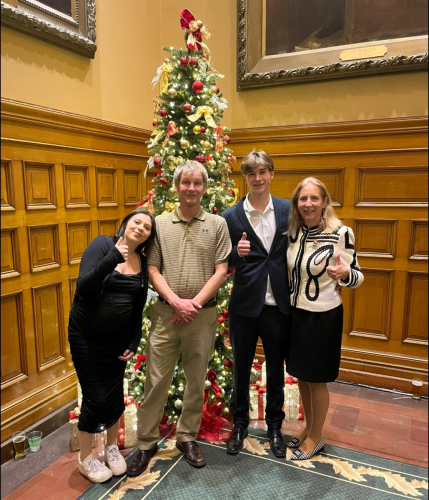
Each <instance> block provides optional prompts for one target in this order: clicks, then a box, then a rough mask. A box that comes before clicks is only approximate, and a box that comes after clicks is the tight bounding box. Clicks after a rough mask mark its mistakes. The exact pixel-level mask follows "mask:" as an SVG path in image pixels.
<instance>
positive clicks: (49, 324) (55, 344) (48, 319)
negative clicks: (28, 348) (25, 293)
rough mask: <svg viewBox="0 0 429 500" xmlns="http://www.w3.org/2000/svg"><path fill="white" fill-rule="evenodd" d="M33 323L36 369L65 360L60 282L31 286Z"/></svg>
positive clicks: (43, 368)
mask: <svg viewBox="0 0 429 500" xmlns="http://www.w3.org/2000/svg"><path fill="white" fill-rule="evenodd" d="M33 307H34V309H33V310H34V323H35V333H36V346H37V362H38V370H39V371H42V370H45V369H46V368H49V367H51V366H52V365H54V364H57V363H59V362H61V361H64V360H65V355H66V346H65V331H64V317H63V299H62V284H61V282H60V283H50V284H49V285H44V286H39V287H34V288H33Z"/></svg>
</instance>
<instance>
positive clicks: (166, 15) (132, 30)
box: [1, 0, 428, 129]
mask: <svg viewBox="0 0 429 500" xmlns="http://www.w3.org/2000/svg"><path fill="white" fill-rule="evenodd" d="M119 5H120V6H121V7H119ZM184 6H186V7H188V8H189V9H190V10H191V12H193V13H194V15H195V16H196V17H197V18H200V19H202V20H203V21H204V22H205V23H206V24H207V25H208V26H209V28H210V29H211V31H212V33H213V35H212V38H211V39H210V40H209V47H210V49H211V51H212V55H213V63H214V65H215V67H216V69H218V71H220V72H221V73H223V74H224V75H226V78H225V80H224V81H223V82H221V87H222V91H223V92H224V94H225V96H226V97H227V98H228V99H229V101H230V104H231V107H230V109H229V110H228V111H227V112H226V116H225V124H226V125H228V126H230V127H231V128H234V129H237V128H253V127H272V126H289V125H309V124H317V123H335V122H343V121H360V120H373V119H386V118H397V117H407V116H424V115H427V114H428V96H427V74H426V73H404V74H394V75H385V76H373V77H365V78H356V79H347V80H341V79H340V80H336V81H328V82H322V83H311V84H304V85H303V84H298V85H291V86H283V87H277V88H270V89H263V90H252V91H247V92H242V93H237V92H236V78H235V75H236V32H237V27H236V18H237V16H236V2H235V1H234V0H218V1H217V2H216V3H213V2H201V1H200V0H198V1H197V0H188V1H187V2H186V4H180V3H178V2H177V1H176V0H162V1H161V0H152V1H150V2H149V1H141V0H127V1H126V2H123V3H122V2H117V0H103V1H102V2H101V1H99V2H97V44H98V47H99V48H98V51H97V52H96V56H95V59H94V60H90V59H86V58H83V57H80V56H78V55H75V54H73V53H71V52H68V51H66V50H63V49H60V48H56V47H55V46H53V45H50V44H48V43H45V42H42V41H39V40H37V39H35V38H31V37H29V36H27V35H23V34H20V33H18V32H14V31H11V30H9V29H7V28H3V27H2V54H1V58H2V61H1V62H2V67H3V74H2V89H1V95H2V97H6V98H8V99H14V100H17V101H23V102H29V103H31V104H38V105H41V106H46V107H48V108H53V109H60V110H62V111H67V112H71V113H77V114H81V115H84V116H90V117H92V118H99V119H102V120H107V121H111V122H116V123H122V124H126V125H131V126H135V127H140V128H143V129H151V128H152V127H151V124H152V116H153V115H152V109H153V106H152V98H153V97H154V96H155V95H156V90H157V89H155V90H153V91H152V89H151V84H150V82H151V80H152V78H153V76H154V75H155V74H156V69H157V68H158V67H159V66H160V64H161V63H162V61H163V58H164V54H165V53H163V52H162V50H161V47H162V46H163V45H169V46H170V45H171V46H175V47H178V46H183V45H184V37H183V32H182V30H181V29H180V25H179V15H180V11H181V8H183V7H184Z"/></svg>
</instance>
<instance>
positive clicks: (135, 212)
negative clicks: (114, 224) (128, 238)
mask: <svg viewBox="0 0 429 500" xmlns="http://www.w3.org/2000/svg"><path fill="white" fill-rule="evenodd" d="M135 215H147V216H148V217H150V220H151V221H152V230H151V232H150V236H149V238H148V239H147V240H146V241H145V242H144V243H142V244H141V245H139V246H138V247H137V248H136V253H141V252H142V251H143V250H145V249H146V248H147V247H148V246H149V245H150V244H151V243H152V241H153V240H154V239H155V236H156V227H155V217H154V216H153V214H152V213H151V212H149V210H146V209H145V208H138V209H137V210H133V211H132V212H131V213H129V214H128V215H127V216H126V217H125V218H124V220H123V221H122V222H121V225H120V227H119V229H118V230H117V231H116V234H115V236H113V241H114V242H115V243H117V242H118V240H119V238H122V237H123V236H124V234H125V229H126V227H127V225H128V222H129V221H130V220H131V219H132V218H133V217H134V216H135Z"/></svg>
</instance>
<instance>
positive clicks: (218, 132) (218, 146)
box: [214, 125, 223, 153]
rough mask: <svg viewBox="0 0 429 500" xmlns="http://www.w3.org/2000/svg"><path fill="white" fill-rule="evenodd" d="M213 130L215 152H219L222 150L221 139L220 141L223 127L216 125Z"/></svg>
mask: <svg viewBox="0 0 429 500" xmlns="http://www.w3.org/2000/svg"><path fill="white" fill-rule="evenodd" d="M214 132H216V153H219V151H222V150H223V141H222V133H223V127H222V125H218V126H217V127H216V128H215V129H214Z"/></svg>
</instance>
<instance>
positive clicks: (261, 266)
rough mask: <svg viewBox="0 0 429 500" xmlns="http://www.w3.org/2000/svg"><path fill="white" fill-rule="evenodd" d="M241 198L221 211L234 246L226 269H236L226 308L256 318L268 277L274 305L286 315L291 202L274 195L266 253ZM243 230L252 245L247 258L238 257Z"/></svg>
mask: <svg viewBox="0 0 429 500" xmlns="http://www.w3.org/2000/svg"><path fill="white" fill-rule="evenodd" d="M244 200H245V198H243V199H242V200H241V201H240V202H239V203H237V205H235V206H234V207H232V208H230V209H229V210H227V211H226V212H224V213H223V217H224V218H225V220H226V222H227V224H228V229H229V234H230V236H231V241H232V247H233V248H232V252H231V256H230V258H229V268H230V269H233V268H235V269H236V272H235V276H234V288H233V291H232V295H231V301H230V305H229V310H230V312H231V313H232V314H237V315H239V316H244V317H246V318H256V317H258V316H259V315H260V314H261V312H262V309H263V307H264V305H265V297H266V293H267V284H268V276H270V279H271V286H272V289H273V293H274V298H275V300H276V302H277V305H278V307H279V309H280V311H281V312H282V313H283V314H289V313H290V292H289V280H288V274H287V264H286V251H287V242H288V238H287V237H286V235H285V232H286V231H287V228H288V220H289V209H290V201H289V200H284V199H283V198H274V197H273V204H274V211H275V214H276V221H277V232H276V234H275V237H274V240H273V244H272V247H271V251H270V253H268V252H267V251H266V250H265V248H264V245H263V243H262V241H261V240H260V239H259V237H258V236H257V235H256V233H255V231H254V230H253V228H252V225H251V224H250V222H249V219H248V218H247V216H246V213H245V211H244ZM243 233H247V239H248V240H249V241H250V244H251V248H250V254H249V255H248V257H246V258H241V257H239V256H238V250H237V245H238V243H239V241H240V240H241V238H242V237H243Z"/></svg>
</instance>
